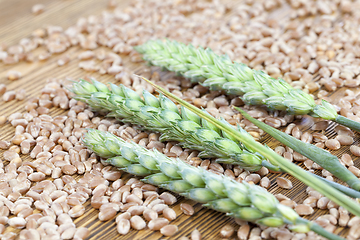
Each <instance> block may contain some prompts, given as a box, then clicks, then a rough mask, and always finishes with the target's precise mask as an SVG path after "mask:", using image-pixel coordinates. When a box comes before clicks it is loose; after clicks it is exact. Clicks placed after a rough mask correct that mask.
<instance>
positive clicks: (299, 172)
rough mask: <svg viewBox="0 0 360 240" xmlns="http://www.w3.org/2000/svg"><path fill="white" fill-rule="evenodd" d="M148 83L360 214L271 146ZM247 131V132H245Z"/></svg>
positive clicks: (359, 209)
mask: <svg viewBox="0 0 360 240" xmlns="http://www.w3.org/2000/svg"><path fill="white" fill-rule="evenodd" d="M142 79H144V80H145V81H147V82H148V83H150V84H151V85H152V86H153V87H154V88H155V89H157V90H158V91H160V92H161V93H163V94H164V95H165V96H167V97H169V98H171V99H173V100H175V101H176V102H178V103H179V104H180V105H182V106H184V107H186V108H188V109H189V110H191V111H192V112H194V113H196V114H197V115H199V116H200V117H202V118H204V119H205V120H207V121H208V122H210V123H212V124H214V125H215V126H217V127H218V128H221V129H222V130H223V131H225V132H226V133H228V134H229V135H231V136H232V137H234V138H235V139H237V140H239V141H241V142H242V143H243V144H244V145H245V146H246V147H248V148H250V149H253V150H255V151H257V152H259V153H260V154H262V155H263V156H264V157H266V158H267V159H269V160H270V162H271V163H272V164H274V165H278V166H280V167H281V169H283V170H285V171H286V172H287V173H289V174H291V175H292V176H294V177H295V178H297V179H299V180H300V181H302V182H303V183H305V184H306V185H308V186H310V187H311V188H313V189H315V190H316V191H318V192H319V193H321V194H323V195H324V196H326V197H327V198H329V199H330V200H331V201H333V202H335V203H337V204H338V205H340V206H342V207H344V208H345V209H347V210H348V211H349V212H351V213H353V214H355V215H357V216H360V206H359V205H358V204H357V203H356V202H355V201H353V200H351V199H350V198H348V197H347V196H346V195H344V194H343V193H341V192H340V191H338V190H336V189H334V188H333V187H331V186H329V185H328V184H324V182H323V181H321V180H319V179H317V178H316V177H314V176H312V175H311V174H309V173H308V172H306V171H305V170H303V169H301V168H300V167H298V166H297V165H295V164H293V163H291V162H289V161H287V160H286V159H284V158H283V157H281V156H279V155H278V154H277V153H275V152H274V151H272V150H271V149H270V148H268V147H265V146H263V145H261V144H260V143H258V142H256V141H255V140H254V139H253V138H252V137H251V135H249V134H244V132H238V131H235V130H234V128H233V127H231V126H228V125H227V124H224V123H222V122H220V121H218V120H217V119H215V118H214V117H212V116H210V115H208V114H206V113H203V112H202V111H201V110H200V109H198V108H196V107H195V106H193V105H191V104H189V103H187V102H185V101H184V100H182V99H180V98H179V97H177V96H175V95H173V94H171V93H169V92H168V91H166V90H165V89H163V88H161V87H159V86H157V85H156V84H154V83H152V82H150V81H149V80H147V79H145V78H142ZM245 133H246V132H245Z"/></svg>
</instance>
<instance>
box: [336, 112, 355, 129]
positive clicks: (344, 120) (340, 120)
mask: <svg viewBox="0 0 360 240" xmlns="http://www.w3.org/2000/svg"><path fill="white" fill-rule="evenodd" d="M334 121H335V122H337V123H339V124H341V125H344V126H346V127H349V128H351V129H353V130H355V131H357V132H360V123H359V122H356V121H354V120H351V119H348V118H346V117H344V116H341V115H337V117H336V118H335V120H334Z"/></svg>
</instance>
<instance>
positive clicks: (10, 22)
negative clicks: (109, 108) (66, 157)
mask: <svg viewBox="0 0 360 240" xmlns="http://www.w3.org/2000/svg"><path fill="white" fill-rule="evenodd" d="M128 2H129V1H126V0H125V1H121V2H120V4H121V5H124V6H126V4H128ZM35 3H43V4H44V5H45V12H44V13H42V14H40V15H38V16H34V15H33V14H31V6H33V5H34V4H35ZM106 4H107V1H103V0H77V1H75V0H74V1H73V0H67V1H65V0H26V1H24V0H0V44H2V43H5V44H7V45H8V46H10V45H12V44H16V43H18V41H19V40H20V39H22V38H24V37H28V36H30V35H31V32H32V31H34V30H35V29H37V28H40V27H45V26H47V25H59V26H62V27H64V28H66V27H67V26H70V25H73V24H75V23H76V20H77V19H78V18H79V17H81V16H89V15H90V14H100V13H101V11H103V10H105V9H106ZM285 14H286V13H284V12H282V14H280V15H278V16H280V17H281V16H284V15H285ZM81 51H82V50H80V49H79V48H78V47H72V48H70V49H69V50H68V51H67V52H65V53H62V54H58V55H53V56H52V57H51V58H50V59H48V60H47V61H44V62H34V63H25V62H21V63H18V64H15V65H3V64H2V63H0V83H5V84H7V86H8V89H10V90H13V89H14V90H16V89H18V88H20V87H21V88H24V89H26V91H27V97H26V99H29V98H30V97H33V96H38V95H39V94H40V89H41V88H42V87H43V86H44V84H45V81H46V79H48V78H53V77H55V78H61V79H65V78H71V79H78V78H82V77H84V76H92V77H95V78H96V79H98V80H100V81H102V82H115V81H114V80H113V77H112V76H109V75H103V76H101V75H99V74H98V73H90V74H89V73H88V72H85V71H83V70H81V69H79V68H78V66H77V65H78V62H79V61H78V60H77V59H76V56H77V54H78V53H79V52H81ZM65 54H69V56H70V58H71V61H70V62H69V63H68V64H67V65H65V66H62V67H58V66H57V64H56V62H57V60H58V59H59V58H60V57H61V56H63V55H65ZM124 65H126V66H128V67H129V68H131V69H132V70H134V69H137V70H141V68H142V67H143V66H144V65H141V64H138V65H133V64H132V65H131V64H130V63H129V60H128V59H126V58H125V59H124ZM9 70H19V71H20V72H21V73H22V75H23V77H22V78H21V79H20V80H18V81H13V82H12V81H9V80H7V79H6V73H7V72H8V71H9ZM336 96H337V93H335V94H333V95H332V97H336ZM26 99H25V100H24V101H18V102H17V101H10V102H8V103H4V102H3V101H1V104H0V115H5V116H8V115H10V114H11V113H14V112H17V111H24V110H23V109H24V103H25V102H26ZM63 113H64V111H62V110H59V109H55V108H54V109H52V110H51V112H50V114H51V115H52V116H56V115H60V114H63ZM13 134H14V128H13V127H12V126H11V125H10V124H6V125H5V126H1V127H0V136H1V137H0V139H1V140H10V139H11V137H12V136H13ZM328 134H331V133H330V132H329V133H328ZM262 141H263V142H264V143H267V144H268V145H269V146H270V147H274V146H276V145H277V142H276V141H274V140H272V139H271V138H270V137H265V138H264V139H263V140H262ZM356 141H358V135H356ZM355 143H357V142H355ZM345 152H349V148H348V147H347V148H342V149H341V150H339V151H336V154H338V155H339V154H340V153H341V154H342V153H345ZM22 158H23V159H26V160H30V158H29V156H22ZM357 165H359V161H357ZM283 175H286V174H283ZM276 176H278V175H275V174H270V175H269V178H270V179H271V181H272V183H274V181H275V177H276ZM288 178H289V179H291V180H292V181H293V183H295V184H294V187H293V189H292V190H291V191H287V190H283V189H279V188H278V187H277V186H276V184H272V187H271V188H270V191H271V192H273V193H283V194H284V195H287V196H289V197H291V198H292V199H293V200H295V201H297V202H299V201H301V200H303V199H304V198H305V197H306V193H305V189H306V186H305V185H304V184H301V183H299V182H298V181H295V179H294V178H292V177H288ZM182 202H187V203H190V204H192V205H194V207H195V210H196V214H195V215H193V216H191V217H189V216H186V215H184V214H182V213H181V211H180V207H179V205H180V203H182ZM174 209H175V211H176V213H177V215H178V218H177V219H176V220H175V221H173V222H172V223H173V224H176V225H177V226H178V227H179V229H180V231H179V233H178V234H177V235H176V236H175V237H173V238H171V239H179V238H180V237H181V236H189V235H190V233H191V232H192V231H193V230H194V229H195V228H197V229H198V230H199V231H200V232H201V233H202V236H203V239H220V238H221V237H220V234H219V231H220V229H221V227H223V226H224V225H226V224H227V223H230V224H232V225H233V226H236V224H235V222H234V220H233V219H231V218H229V217H227V216H225V214H222V213H218V212H215V211H212V210H208V209H205V208H202V207H201V205H200V204H196V203H195V202H193V201H189V200H185V199H183V198H179V202H178V203H177V204H176V205H175V206H174ZM325 212H326V211H324V210H316V213H315V214H313V215H312V216H311V219H314V218H316V217H318V216H319V215H320V214H324V213H325ZM97 214H98V211H97V210H95V209H93V208H91V206H90V202H89V201H88V202H87V203H86V214H85V215H84V216H83V217H80V218H78V219H76V220H75V223H76V225H77V226H85V227H88V228H89V229H90V231H91V234H90V237H89V238H88V239H161V238H162V236H161V234H160V233H159V232H152V231H149V230H143V231H134V230H131V232H130V233H129V234H128V235H126V236H121V235H119V234H118V233H117V231H116V225H115V221H114V220H111V221H107V222H100V221H98V220H97ZM8 231H10V230H8ZM339 231H343V232H342V234H345V233H346V231H345V230H343V229H341V228H338V229H337V233H338V232H339Z"/></svg>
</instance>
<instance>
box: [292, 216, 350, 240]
mask: <svg viewBox="0 0 360 240" xmlns="http://www.w3.org/2000/svg"><path fill="white" fill-rule="evenodd" d="M296 222H297V223H299V224H305V225H308V226H309V227H310V229H311V230H312V231H313V232H316V233H317V234H319V235H321V236H323V237H325V238H327V239H334V240H341V239H343V238H342V237H340V236H337V235H334V234H332V233H330V232H328V231H326V230H325V229H324V228H322V227H321V226H320V225H319V224H317V223H315V222H311V221H309V220H306V219H304V218H298V219H297V220H296Z"/></svg>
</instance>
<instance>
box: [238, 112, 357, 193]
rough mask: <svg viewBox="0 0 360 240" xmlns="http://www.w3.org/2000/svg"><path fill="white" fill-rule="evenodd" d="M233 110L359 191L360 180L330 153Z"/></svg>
mask: <svg viewBox="0 0 360 240" xmlns="http://www.w3.org/2000/svg"><path fill="white" fill-rule="evenodd" d="M234 108H235V109H236V110H238V111H239V112H240V113H241V114H242V115H243V116H244V117H245V118H246V119H247V120H249V121H250V122H252V123H253V124H255V125H256V126H257V127H259V128H261V129H262V130H264V131H265V132H267V133H268V134H270V135H271V136H272V137H273V138H275V139H276V140H278V141H280V142H281V143H283V144H285V145H286V146H288V147H290V148H292V149H293V150H294V151H296V152H298V153H300V154H302V155H304V156H305V157H307V158H309V159H311V160H313V161H314V162H316V163H317V164H319V165H320V166H322V167H323V168H325V169H326V170H328V171H329V172H331V173H332V174H334V176H336V177H337V178H339V179H341V180H342V181H344V182H346V183H347V184H349V186H350V187H351V188H353V189H355V190H357V191H359V190H360V180H359V179H358V178H357V177H356V176H355V175H354V174H353V173H352V172H350V171H349V170H348V169H347V168H346V167H344V166H343V165H342V164H341V163H340V162H339V160H338V158H337V157H336V156H334V155H332V154H331V153H330V152H328V151H325V150H324V149H321V148H318V147H316V146H315V145H312V144H309V143H305V142H303V141H300V140H298V139H296V138H294V137H292V136H290V135H288V134H286V133H284V132H282V131H279V130H277V129H275V128H273V127H270V126H269V125H267V124H265V123H263V122H260V121H259V120H256V119H255V118H253V117H251V116H250V115H249V114H248V113H246V112H245V111H244V110H242V109H240V108H238V107H234ZM340 119H342V118H340ZM345 119H347V118H345ZM347 120H348V119H347Z"/></svg>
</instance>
